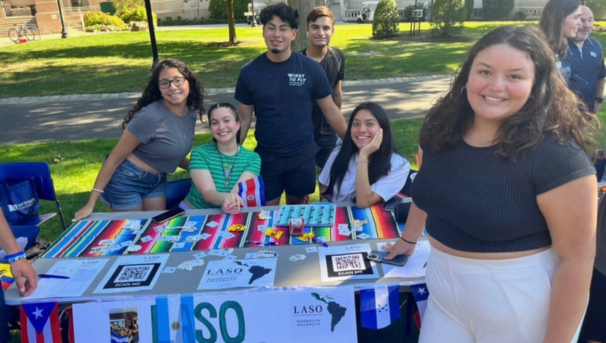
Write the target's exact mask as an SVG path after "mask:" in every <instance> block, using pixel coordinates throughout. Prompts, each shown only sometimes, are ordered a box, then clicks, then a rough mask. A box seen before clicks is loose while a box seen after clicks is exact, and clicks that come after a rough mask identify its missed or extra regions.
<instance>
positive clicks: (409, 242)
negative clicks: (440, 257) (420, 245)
mask: <svg viewBox="0 0 606 343" xmlns="http://www.w3.org/2000/svg"><path fill="white" fill-rule="evenodd" d="M400 239H402V240H403V241H404V242H406V243H408V244H413V245H414V244H417V242H411V241H407V240H406V239H405V238H404V237H400Z"/></svg>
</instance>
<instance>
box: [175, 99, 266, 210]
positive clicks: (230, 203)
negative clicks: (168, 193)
mask: <svg viewBox="0 0 606 343" xmlns="http://www.w3.org/2000/svg"><path fill="white" fill-rule="evenodd" d="M208 123H209V125H210V131H211V134H212V136H213V143H210V144H206V145H202V146H199V147H196V148H195V149H194V150H193V151H192V153H191V161H190V163H189V173H190V174H191V179H192V187H191V188H190V190H189V193H188V194H187V197H185V199H184V200H183V201H182V202H181V204H180V207H182V208H184V209H190V208H218V207H220V208H221V209H222V210H223V212H225V213H230V214H234V213H238V212H239V210H240V207H241V206H244V202H243V200H242V199H241V198H240V196H239V195H238V186H237V184H238V182H241V181H246V180H248V179H252V178H254V177H256V176H258V175H259V174H260V171H261V158H260V157H259V155H258V154H257V153H255V152H252V151H250V150H247V149H246V148H244V147H242V146H240V133H239V132H240V117H239V116H238V113H237V112H236V109H235V107H234V106H232V105H231V104H229V103H217V104H214V105H213V106H211V107H210V109H209V111H208Z"/></svg>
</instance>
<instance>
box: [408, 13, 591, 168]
mask: <svg viewBox="0 0 606 343" xmlns="http://www.w3.org/2000/svg"><path fill="white" fill-rule="evenodd" d="M496 44H506V45H509V46H511V47H513V48H515V49H518V50H520V51H523V52H525V53H527V54H528V56H529V57H530V58H531V60H532V61H533V63H534V67H535V71H534V73H535V75H534V80H533V85H532V90H531V93H530V96H529V98H528V100H527V102H526V104H524V106H523V107H522V108H521V109H520V111H519V112H518V113H516V114H514V115H512V116H510V117H508V118H506V119H504V120H503V121H502V122H501V124H500V126H499V129H498V132H497V136H496V138H495V142H496V150H495V153H496V154H499V155H501V156H503V157H506V158H509V159H510V160H512V161H515V158H516V156H517V155H518V154H519V153H520V152H522V151H523V150H525V149H529V148H532V147H534V146H536V145H537V144H538V143H539V142H540V140H541V139H542V137H543V134H545V133H553V134H554V135H555V137H556V138H557V139H558V141H559V142H560V143H562V144H563V142H564V139H563V137H562V134H568V135H570V136H571V137H572V138H573V139H574V140H575V141H576V142H577V143H578V144H579V145H580V146H581V147H582V148H583V149H585V150H586V151H587V152H588V153H589V154H590V155H592V154H593V150H592V148H593V145H594V141H593V139H592V138H591V135H589V134H588V133H587V130H586V129H587V127H588V126H589V121H590V120H591V119H592V118H594V117H595V116H594V115H593V114H591V113H589V112H587V111H586V109H585V106H584V105H583V103H582V102H581V100H579V99H578V98H577V96H576V95H575V94H574V93H573V92H572V91H570V90H569V89H568V87H567V85H566V82H565V81H564V79H563V77H562V76H561V75H560V73H559V72H558V71H557V69H556V67H555V61H554V58H553V52H552V51H551V49H550V48H549V46H547V43H546V40H545V36H544V35H543V33H542V32H541V30H540V29H539V28H538V27H536V26H530V25H529V26H523V27H516V26H503V27H500V28H497V29H495V30H493V31H491V32H489V33H487V34H486V35H485V36H484V37H482V38H481V39H480V40H479V41H478V42H477V43H476V44H475V45H474V46H473V47H472V48H471V50H470V51H469V53H468V55H467V57H466V58H465V60H464V62H463V64H462V65H461V67H460V69H459V73H458V75H457V76H456V78H455V80H454V83H453V84H452V87H451V88H450V90H449V91H448V93H447V94H446V95H445V96H444V97H442V98H440V99H439V100H438V102H437V103H436V104H435V105H434V106H433V107H432V108H431V109H430V110H429V112H428V113H427V116H426V117H425V120H424V123H423V127H422V128H421V133H420V136H419V142H420V143H421V146H422V147H424V148H426V149H431V151H433V152H440V151H443V150H446V149H450V148H452V147H454V146H456V145H458V144H459V143H460V142H461V141H462V137H463V134H464V133H465V132H466V131H467V129H468V128H469V127H470V126H471V124H472V123H473V120H474V112H473V109H472V108H471V105H470V104H469V101H468V99H467V96H466V95H465V93H464V92H465V85H466V84H467V81H468V79H469V73H470V69H471V66H472V64H473V61H474V59H475V58H476V56H477V55H478V53H479V52H480V51H482V50H484V49H486V48H489V47H491V46H493V45H496ZM594 122H595V123H597V119H595V120H594Z"/></svg>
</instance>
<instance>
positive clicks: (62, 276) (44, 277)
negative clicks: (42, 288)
mask: <svg viewBox="0 0 606 343" xmlns="http://www.w3.org/2000/svg"><path fill="white" fill-rule="evenodd" d="M38 277H39V278H41V279H69V276H64V275H53V274H38Z"/></svg>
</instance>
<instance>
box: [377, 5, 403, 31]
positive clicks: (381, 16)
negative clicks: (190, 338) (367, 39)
mask: <svg viewBox="0 0 606 343" xmlns="http://www.w3.org/2000/svg"><path fill="white" fill-rule="evenodd" d="M399 21H400V15H399V14H398V6H397V5H396V1H395V0H379V4H377V8H376V10H375V16H374V18H373V20H372V36H373V37H391V36H395V35H397V34H398V24H399Z"/></svg>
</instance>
